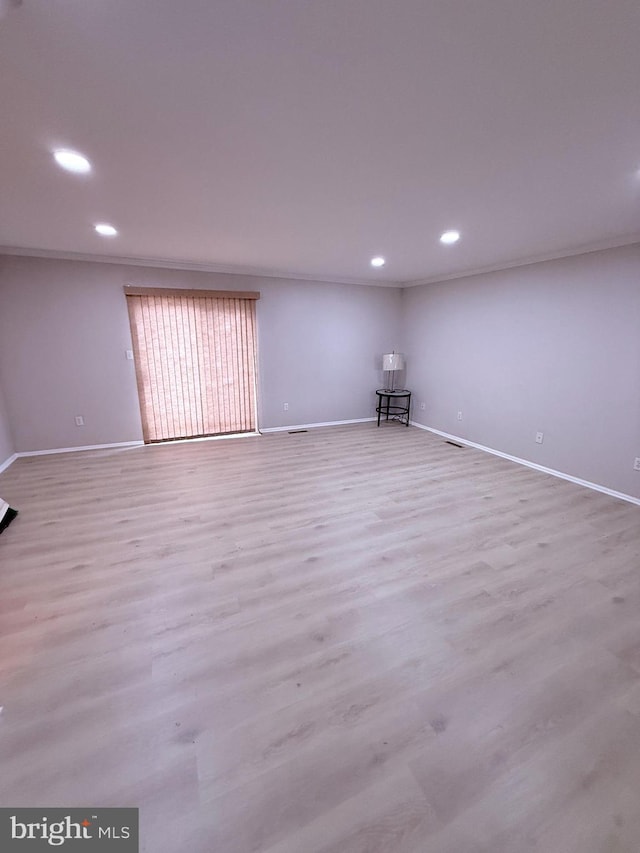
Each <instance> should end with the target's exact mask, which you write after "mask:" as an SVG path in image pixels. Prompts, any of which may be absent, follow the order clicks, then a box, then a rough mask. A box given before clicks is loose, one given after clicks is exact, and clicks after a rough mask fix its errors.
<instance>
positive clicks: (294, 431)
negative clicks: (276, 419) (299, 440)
mask: <svg viewBox="0 0 640 853" xmlns="http://www.w3.org/2000/svg"><path fill="white" fill-rule="evenodd" d="M288 432H289V435H295V434H296V433H297V432H308V430H306V429H290V430H288Z"/></svg>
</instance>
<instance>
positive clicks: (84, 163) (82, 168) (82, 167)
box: [53, 148, 91, 175]
mask: <svg viewBox="0 0 640 853" xmlns="http://www.w3.org/2000/svg"><path fill="white" fill-rule="evenodd" d="M53 156H54V159H55V161H56V163H57V164H58V166H62V168H63V169H66V170H67V172H75V173H76V174H77V175H86V174H87V172H90V171H91V163H90V162H89V161H88V160H87V158H86V157H83V156H82V154H78V152H77V151H69V150H67V149H63V148H59V149H57V150H56V151H54V152H53Z"/></svg>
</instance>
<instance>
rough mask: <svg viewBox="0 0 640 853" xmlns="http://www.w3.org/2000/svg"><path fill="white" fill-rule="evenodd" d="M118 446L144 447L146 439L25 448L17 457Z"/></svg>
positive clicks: (109, 448)
mask: <svg viewBox="0 0 640 853" xmlns="http://www.w3.org/2000/svg"><path fill="white" fill-rule="evenodd" d="M118 447H144V441H119V442H116V443H115V444H87V445H85V446H84V447H55V448H51V450H24V451H22V452H21V453H16V457H17V458H19V459H22V457H24V456H50V455H51V454H53V453H79V452H80V451H82V450H114V449H116V448H118Z"/></svg>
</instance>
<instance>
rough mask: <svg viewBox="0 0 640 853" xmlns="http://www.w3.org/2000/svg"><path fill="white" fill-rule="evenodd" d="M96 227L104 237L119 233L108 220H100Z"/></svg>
mask: <svg viewBox="0 0 640 853" xmlns="http://www.w3.org/2000/svg"><path fill="white" fill-rule="evenodd" d="M95 229H96V231H97V232H98V234H100V235H101V236H102V237H115V236H116V234H117V233H118V230H117V228H114V227H113V225H109V224H108V223H107V222H99V223H98V224H97V225H96V226H95Z"/></svg>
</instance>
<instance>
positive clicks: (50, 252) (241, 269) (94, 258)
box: [0, 246, 403, 288]
mask: <svg viewBox="0 0 640 853" xmlns="http://www.w3.org/2000/svg"><path fill="white" fill-rule="evenodd" d="M0 255H12V256H16V257H23V258H50V259H51V260H57V261H88V262H90V263H100V264H121V265H124V266H132V267H152V268H155V269H170V270H187V271H190V272H213V273H224V274H226V275H241V276H252V277H254V278H279V279H285V280H287V281H317V282H323V283H327V284H359V285H364V286H366V287H397V288H399V287H403V284H402V282H399V281H380V280H375V281H374V280H372V279H369V278H348V277H344V276H328V275H312V274H310V273H296V272H291V271H290V270H270V269H261V268H258V267H245V266H240V265H234V264H213V263H200V262H196V261H183V260H173V259H170V258H137V257H131V258H129V257H126V256H121V255H94V254H86V253H83V252H62V251H58V250H56V249H32V248H28V247H25V246H0Z"/></svg>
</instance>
